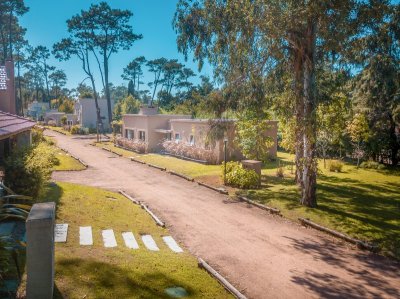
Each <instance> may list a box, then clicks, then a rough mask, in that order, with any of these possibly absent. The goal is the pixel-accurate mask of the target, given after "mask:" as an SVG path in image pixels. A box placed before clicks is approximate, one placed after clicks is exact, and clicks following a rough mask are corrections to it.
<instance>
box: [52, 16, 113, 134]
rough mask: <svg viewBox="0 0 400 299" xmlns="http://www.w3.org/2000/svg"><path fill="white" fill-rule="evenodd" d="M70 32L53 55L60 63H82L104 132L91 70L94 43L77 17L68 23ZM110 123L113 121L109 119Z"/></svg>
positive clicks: (54, 48)
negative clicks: (75, 61)
mask: <svg viewBox="0 0 400 299" xmlns="http://www.w3.org/2000/svg"><path fill="white" fill-rule="evenodd" d="M67 24H68V32H69V34H70V36H69V37H68V38H63V39H62V40H61V41H60V42H58V43H56V44H54V46H53V54H54V55H55V57H56V58H57V59H59V60H60V61H66V60H70V59H71V58H72V57H73V56H75V57H77V58H78V59H79V60H80V62H81V67H82V70H83V71H84V73H85V74H86V76H87V78H86V79H90V82H91V85H92V86H91V92H92V96H93V98H94V101H95V106H96V118H97V125H98V127H99V128H100V130H101V131H103V121H102V119H101V113H100V106H99V103H98V93H97V91H96V83H95V78H94V75H93V71H92V68H91V56H90V54H91V53H92V47H93V45H92V42H91V40H90V38H89V31H88V30H87V29H86V26H85V24H83V23H81V22H79V20H77V18H76V17H73V18H72V19H70V20H68V21H67ZM86 79H85V80H86ZM109 121H111V120H110V119H109Z"/></svg>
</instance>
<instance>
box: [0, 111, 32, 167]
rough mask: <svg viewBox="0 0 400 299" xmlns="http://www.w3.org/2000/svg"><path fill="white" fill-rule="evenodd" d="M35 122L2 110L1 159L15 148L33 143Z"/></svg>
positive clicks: (0, 116) (0, 128) (0, 125)
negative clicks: (32, 131) (32, 133)
mask: <svg viewBox="0 0 400 299" xmlns="http://www.w3.org/2000/svg"><path fill="white" fill-rule="evenodd" d="M34 126H35V122H33V121H31V120H29V119H26V118H23V117H20V116H17V115H14V114H11V113H6V112H3V111H0V161H2V160H3V159H4V158H6V157H7V156H8V155H10V153H11V151H12V150H13V149H15V148H17V149H18V148H24V147H27V146H30V145H31V144H32V135H31V130H32V128H33V127H34Z"/></svg>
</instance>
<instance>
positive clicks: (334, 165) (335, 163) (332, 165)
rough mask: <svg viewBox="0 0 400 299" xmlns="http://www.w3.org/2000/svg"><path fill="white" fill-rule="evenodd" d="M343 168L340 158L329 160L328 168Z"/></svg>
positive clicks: (339, 170)
mask: <svg viewBox="0 0 400 299" xmlns="http://www.w3.org/2000/svg"><path fill="white" fill-rule="evenodd" d="M342 168H343V162H342V161H340V160H329V161H328V169H329V171H330V172H341V171H342Z"/></svg>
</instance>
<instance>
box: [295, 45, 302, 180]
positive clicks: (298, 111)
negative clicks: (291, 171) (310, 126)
mask: <svg viewBox="0 0 400 299" xmlns="http://www.w3.org/2000/svg"><path fill="white" fill-rule="evenodd" d="M294 55H295V56H294V73H295V97H296V107H295V115H296V125H295V165H296V173H295V181H296V183H297V184H298V185H299V186H300V187H301V188H303V187H302V185H303V177H302V172H303V157H304V153H303V152H304V149H303V129H304V102H303V57H302V56H303V53H301V52H300V51H299V50H298V49H296V50H295V54H294Z"/></svg>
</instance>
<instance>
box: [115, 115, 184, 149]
mask: <svg viewBox="0 0 400 299" xmlns="http://www.w3.org/2000/svg"><path fill="white" fill-rule="evenodd" d="M178 118H179V119H181V118H190V116H188V115H168V114H156V115H139V114H125V115H123V116H122V123H123V125H122V136H123V137H125V138H128V136H127V132H126V130H132V131H133V132H134V138H133V139H134V140H139V131H144V132H145V142H147V151H148V152H153V151H159V150H161V142H162V141H163V140H164V139H165V138H167V134H166V133H160V132H156V131H155V130H167V129H168V128H169V121H170V120H171V119H178Z"/></svg>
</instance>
